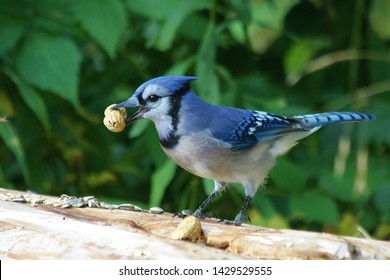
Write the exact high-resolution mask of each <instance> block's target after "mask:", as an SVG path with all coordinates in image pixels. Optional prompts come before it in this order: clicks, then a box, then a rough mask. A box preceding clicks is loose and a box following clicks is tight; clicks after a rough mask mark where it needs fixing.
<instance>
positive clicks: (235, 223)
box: [218, 212, 251, 226]
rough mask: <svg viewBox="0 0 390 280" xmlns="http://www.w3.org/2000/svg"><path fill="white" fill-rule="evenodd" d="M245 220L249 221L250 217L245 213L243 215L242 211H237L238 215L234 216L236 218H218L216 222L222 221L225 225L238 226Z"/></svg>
mask: <svg viewBox="0 0 390 280" xmlns="http://www.w3.org/2000/svg"><path fill="white" fill-rule="evenodd" d="M245 221H249V222H251V219H250V218H249V217H248V216H247V215H245V214H244V213H241V212H240V213H238V215H237V216H236V218H235V219H234V220H233V221H230V220H223V219H222V220H219V221H218V223H222V224H225V225H233V226H240V225H241V224H242V223H243V222H245Z"/></svg>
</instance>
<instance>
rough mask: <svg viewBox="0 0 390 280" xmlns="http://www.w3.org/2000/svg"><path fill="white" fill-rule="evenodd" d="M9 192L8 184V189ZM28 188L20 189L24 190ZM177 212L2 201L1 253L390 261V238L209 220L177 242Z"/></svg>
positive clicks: (46, 256)
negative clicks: (196, 234)
mask: <svg viewBox="0 0 390 280" xmlns="http://www.w3.org/2000/svg"><path fill="white" fill-rule="evenodd" d="M6 192H9V190H5V189H0V194H1V193H6ZM17 193H20V192H17ZM182 221H183V220H182V219H180V218H173V217H172V214H170V213H164V214H150V213H144V212H135V211H124V210H106V209H96V208H67V209H64V208H58V207H54V206H52V205H44V204H40V205H37V206H31V205H30V204H27V203H24V204H23V203H16V202H8V201H0V258H1V259H253V258H254V259H390V242H387V241H378V240H371V239H362V238H354V237H344V236H336V235H331V234H325V233H317V232H307V231H296V230H275V229H268V228H261V227H258V226H251V225H243V226H240V227H236V226H229V225H224V224H219V223H217V222H216V221H215V220H213V219H206V220H202V221H201V226H202V229H203V233H204V234H203V236H202V237H201V238H200V240H199V241H197V242H195V243H192V242H188V241H179V240H172V239H171V235H172V232H173V231H174V230H175V229H176V228H177V226H178V225H179V223H181V222H182Z"/></svg>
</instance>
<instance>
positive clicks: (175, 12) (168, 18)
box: [126, 0, 209, 50]
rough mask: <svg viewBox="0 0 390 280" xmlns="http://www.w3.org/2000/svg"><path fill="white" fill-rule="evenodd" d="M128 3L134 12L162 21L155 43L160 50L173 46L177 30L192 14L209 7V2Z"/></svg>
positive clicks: (138, 0)
mask: <svg viewBox="0 0 390 280" xmlns="http://www.w3.org/2000/svg"><path fill="white" fill-rule="evenodd" d="M126 3H127V6H128V7H129V9H130V10H132V11H133V12H136V13H139V14H141V15H143V16H146V17H148V18H150V19H154V20H159V21H162V24H159V26H161V28H160V29H159V33H158V35H157V40H156V41H155V42H154V43H155V46H156V47H157V48H158V49H160V50H167V49H169V48H170V47H171V46H172V42H173V40H174V38H175V35H176V32H177V30H178V29H179V27H180V26H181V24H182V23H183V21H184V20H185V19H186V18H187V17H188V16H189V15H190V14H191V13H193V12H195V11H197V10H200V9H205V8H207V7H208V6H209V0H197V1H182V0H165V1H159V0H127V2H126ZM154 27H156V26H154ZM153 34H154V32H153Z"/></svg>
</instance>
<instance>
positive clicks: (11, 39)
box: [0, 16, 24, 56]
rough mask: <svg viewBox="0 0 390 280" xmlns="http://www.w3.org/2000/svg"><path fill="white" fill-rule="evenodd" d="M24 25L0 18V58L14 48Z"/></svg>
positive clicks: (16, 21)
mask: <svg viewBox="0 0 390 280" xmlns="http://www.w3.org/2000/svg"><path fill="white" fill-rule="evenodd" d="M23 31H24V24H23V23H22V22H20V21H18V20H15V19H13V18H10V17H6V16H0V42H1V44H0V56H1V55H4V54H5V53H6V52H7V51H8V50H11V49H13V48H14V47H15V45H16V44H17V42H18V41H19V39H20V38H21V37H22V35H23Z"/></svg>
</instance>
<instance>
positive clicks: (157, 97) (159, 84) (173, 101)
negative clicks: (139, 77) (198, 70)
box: [112, 76, 197, 124]
mask: <svg viewBox="0 0 390 280" xmlns="http://www.w3.org/2000/svg"><path fill="white" fill-rule="evenodd" d="M196 79H197V78H196V77H189V76H163V77H158V78H154V79H152V80H149V81H147V82H145V83H143V84H142V85H141V86H140V87H139V88H138V89H137V90H136V91H135V92H134V94H133V95H132V96H131V97H130V98H129V99H127V100H126V101H125V102H122V103H119V104H117V105H115V106H113V107H112V109H118V108H134V107H139V109H138V111H137V112H136V113H134V114H133V115H132V116H130V117H128V118H127V119H126V124H130V123H132V122H134V121H136V120H138V119H141V118H144V119H150V120H152V121H154V122H159V121H160V120H163V119H164V118H166V117H167V116H171V115H172V114H171V113H172V110H175V109H178V108H176V107H177V106H178V105H179V104H177V103H178V102H180V100H181V97H182V96H183V95H184V94H186V93H187V92H188V91H189V90H190V86H191V85H190V83H191V81H194V80H196ZM179 106H180V105H179Z"/></svg>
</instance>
